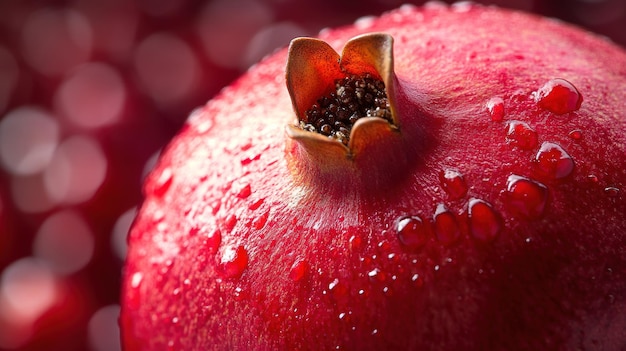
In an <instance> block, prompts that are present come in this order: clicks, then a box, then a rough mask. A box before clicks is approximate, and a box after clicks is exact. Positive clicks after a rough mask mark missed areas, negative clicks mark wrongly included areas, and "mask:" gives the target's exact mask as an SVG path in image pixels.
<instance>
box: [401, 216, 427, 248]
mask: <svg viewBox="0 0 626 351" xmlns="http://www.w3.org/2000/svg"><path fill="white" fill-rule="evenodd" d="M396 233H397V234H398V239H399V240H400V243H402V245H404V246H406V247H408V248H409V249H413V250H414V249H419V248H421V247H423V246H424V245H426V242H427V241H428V228H427V224H426V223H424V222H423V221H422V219H421V218H420V217H419V216H410V217H402V218H400V219H399V220H398V221H397V222H396Z"/></svg>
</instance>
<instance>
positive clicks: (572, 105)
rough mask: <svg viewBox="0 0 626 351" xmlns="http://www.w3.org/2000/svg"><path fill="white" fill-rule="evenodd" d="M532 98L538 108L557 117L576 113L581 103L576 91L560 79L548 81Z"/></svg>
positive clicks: (581, 99)
mask: <svg viewBox="0 0 626 351" xmlns="http://www.w3.org/2000/svg"><path fill="white" fill-rule="evenodd" d="M533 96H534V98H535V102H536V103H537V105H539V107H541V108H542V109H544V110H548V111H550V112H552V113H554V114H557V115H563V114H566V113H569V112H574V111H577V110H578V109H579V108H580V106H581V104H582V102H583V97H582V95H581V94H580V92H579V91H578V89H576V87H575V86H574V85H573V84H572V83H570V82H568V81H567V80H565V79H561V78H556V79H551V80H549V81H548V82H546V83H545V84H544V85H543V86H542V87H541V88H539V90H537V91H536V92H534V93H533Z"/></svg>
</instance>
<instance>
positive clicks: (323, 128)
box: [300, 74, 392, 145]
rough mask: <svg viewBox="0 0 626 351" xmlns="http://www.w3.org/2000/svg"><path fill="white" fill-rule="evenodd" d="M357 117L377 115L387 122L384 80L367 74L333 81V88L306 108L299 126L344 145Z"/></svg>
mask: <svg viewBox="0 0 626 351" xmlns="http://www.w3.org/2000/svg"><path fill="white" fill-rule="evenodd" d="M361 117H380V118H384V119H386V120H387V121H389V123H391V122H392V121H391V110H390V108H389V99H388V98H387V91H386V89H385V83H383V82H382V81H381V80H379V79H375V78H373V77H372V76H371V75H369V74H367V75H364V76H354V75H353V76H349V77H345V78H343V79H338V80H337V81H335V91H334V92H331V93H330V94H329V95H327V96H323V97H321V98H319V99H318V100H317V102H316V103H315V104H313V106H311V108H310V109H309V110H308V111H306V114H305V116H304V120H302V121H300V127H301V128H302V129H304V130H308V131H310V132H317V133H320V134H322V135H326V136H328V137H330V138H335V139H337V140H339V141H341V142H342V143H343V144H344V145H347V144H348V140H349V138H350V131H351V130H352V126H354V123H356V121H357V120H358V119H359V118H361Z"/></svg>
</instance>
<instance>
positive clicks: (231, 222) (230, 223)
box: [224, 214, 237, 232]
mask: <svg viewBox="0 0 626 351" xmlns="http://www.w3.org/2000/svg"><path fill="white" fill-rule="evenodd" d="M236 224H237V216H235V215H234V214H229V215H228V216H226V218H225V219H224V227H225V229H226V231H227V232H230V231H231V230H233V228H235V225H236Z"/></svg>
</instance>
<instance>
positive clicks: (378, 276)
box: [367, 268, 386, 282]
mask: <svg viewBox="0 0 626 351" xmlns="http://www.w3.org/2000/svg"><path fill="white" fill-rule="evenodd" d="M367 276H368V277H369V278H370V280H371V281H373V282H384V281H385V278H386V276H385V273H383V272H381V270H380V269H378V268H374V269H372V270H371V271H369V272H367Z"/></svg>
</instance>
